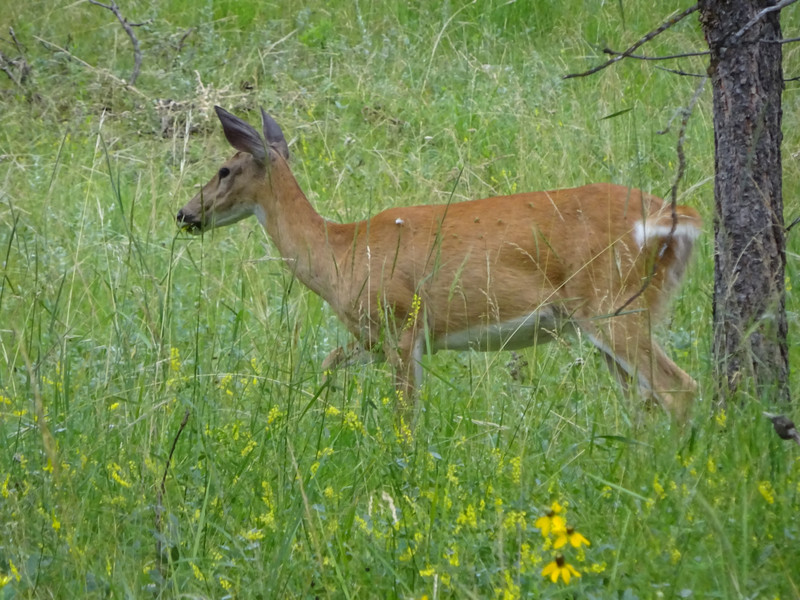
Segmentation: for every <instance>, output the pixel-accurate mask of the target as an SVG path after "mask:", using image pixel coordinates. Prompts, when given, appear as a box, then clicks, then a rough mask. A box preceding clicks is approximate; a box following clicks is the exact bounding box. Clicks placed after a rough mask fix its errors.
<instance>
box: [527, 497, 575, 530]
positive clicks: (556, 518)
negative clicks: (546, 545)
mask: <svg viewBox="0 0 800 600" xmlns="http://www.w3.org/2000/svg"><path fill="white" fill-rule="evenodd" d="M563 511H564V509H563V508H562V506H561V505H560V504H559V503H558V502H553V504H552V505H551V506H550V510H548V511H547V513H546V514H545V515H544V516H542V517H539V518H538V519H536V522H535V523H534V526H535V527H536V528H537V529H539V531H541V532H542V537H547V536H549V535H550V534H551V533H553V535H556V534H557V533H558V532H561V531H564V530H566V528H567V521H566V519H564V517H562V516H561V515H560V514H559V513H561V512H563Z"/></svg>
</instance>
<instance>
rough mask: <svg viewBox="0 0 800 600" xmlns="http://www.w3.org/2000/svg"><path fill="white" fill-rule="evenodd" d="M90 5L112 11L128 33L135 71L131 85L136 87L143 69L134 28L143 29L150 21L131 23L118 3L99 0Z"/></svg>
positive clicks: (92, 1)
mask: <svg viewBox="0 0 800 600" xmlns="http://www.w3.org/2000/svg"><path fill="white" fill-rule="evenodd" d="M89 3H90V4H94V5H95V6H100V7H102V8H105V9H106V10H110V11H111V12H112V13H114V16H115V17H117V20H118V21H119V22H120V24H121V25H122V28H123V29H124V30H125V33H127V34H128V37H129V38H130V39H131V44H133V71H132V72H131V78H130V84H131V85H136V78H137V77H139V70H140V69H141V68H142V50H141V48H139V40H138V39H137V38H136V34H135V33H134V32H133V28H134V27H141V26H142V25H145V24H147V23H149V22H150V21H144V22H142V23H131V22H129V21H128V19H126V18H125V17H124V16H122V13H121V12H120V10H119V6H117V3H116V2H111V4H103V3H102V2H98V1H97V0H89Z"/></svg>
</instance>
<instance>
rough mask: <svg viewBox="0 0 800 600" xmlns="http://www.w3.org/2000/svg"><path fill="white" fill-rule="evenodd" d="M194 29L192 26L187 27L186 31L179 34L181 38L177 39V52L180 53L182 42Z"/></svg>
mask: <svg viewBox="0 0 800 600" xmlns="http://www.w3.org/2000/svg"><path fill="white" fill-rule="evenodd" d="M193 31H194V27H189V29H187V30H186V32H185V33H184V34H183V35H182V36H181V39H179V40H178V49H177V53H178V54H180V53H181V50H183V44H184V43H185V42H186V38H188V37H189V35H190V34H191V33H192V32H193Z"/></svg>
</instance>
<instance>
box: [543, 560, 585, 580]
mask: <svg viewBox="0 0 800 600" xmlns="http://www.w3.org/2000/svg"><path fill="white" fill-rule="evenodd" d="M580 576H581V574H580V573H578V571H576V570H575V567H573V566H572V565H571V564H569V563H568V562H567V561H565V560H564V556H563V555H561V554H559V555H557V556H556V559H555V560H554V561H553V562H551V563H549V564H548V565H547V566H546V567H545V568H544V569H542V577H550V581H552V582H553V583H555V582H557V581H558V578H559V577H561V579H563V580H564V583H569V580H570V579H571V578H572V577H580Z"/></svg>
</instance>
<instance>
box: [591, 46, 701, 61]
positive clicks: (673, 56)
mask: <svg viewBox="0 0 800 600" xmlns="http://www.w3.org/2000/svg"><path fill="white" fill-rule="evenodd" d="M603 52H604V53H605V54H610V55H612V56H621V55H623V54H624V52H617V51H616V50H612V49H611V48H603ZM709 54H711V52H710V51H709V50H703V51H700V52H684V53H682V54H668V55H666V56H645V55H643V54H628V55H627V57H628V58H635V59H637V60H673V59H676V58H688V57H690V56H708V55H709Z"/></svg>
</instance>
